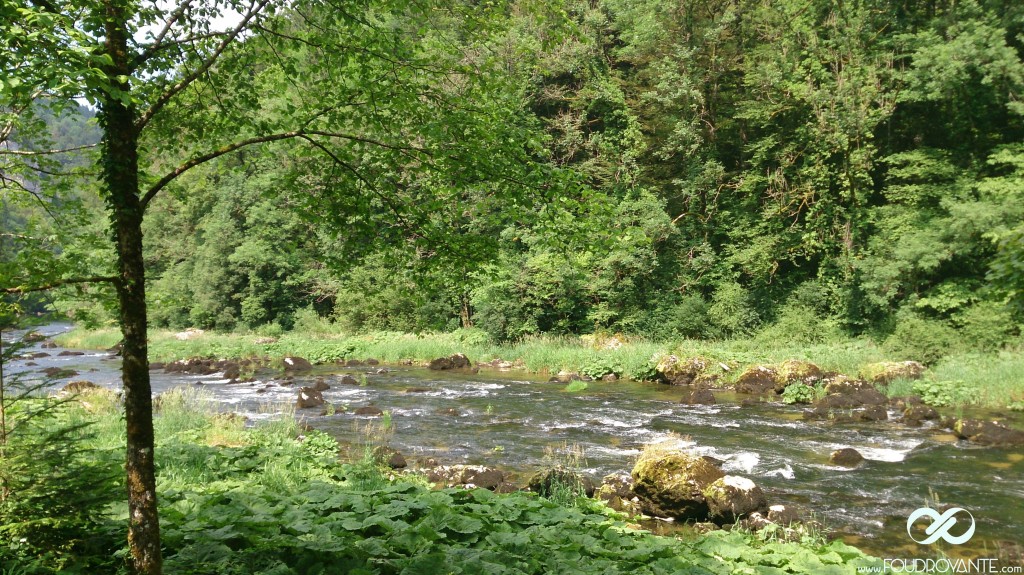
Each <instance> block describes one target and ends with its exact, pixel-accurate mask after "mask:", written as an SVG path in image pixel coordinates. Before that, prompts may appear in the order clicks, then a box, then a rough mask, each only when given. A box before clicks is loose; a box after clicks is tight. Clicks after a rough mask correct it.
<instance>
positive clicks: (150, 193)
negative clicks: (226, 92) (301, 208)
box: [142, 116, 429, 210]
mask: <svg viewBox="0 0 1024 575" xmlns="http://www.w3.org/2000/svg"><path fill="white" fill-rule="evenodd" d="M314 117H315V116H314ZM310 136H321V137H326V138H341V139H344V140H351V141H353V142H362V143H364V144H371V145H375V146H380V147H382V148H387V149H390V150H396V151H398V152H402V153H408V152H419V153H423V154H429V152H428V151H427V150H424V149H422V148H417V147H415V146H398V145H394V144H388V143H386V142H382V141H380V140H375V139H373V138H364V137H362V136H353V135H351V134H343V133H339V132H324V131H321V130H306V129H299V130H293V131H291V132H280V133H277V134H268V135H265V136H255V137H252V138H248V139H245V140H240V141H238V142H234V143H231V144H228V145H226V146H223V147H221V148H218V149H216V150H213V151H211V152H207V153H205V154H203V155H201V156H196V157H194V158H192V159H191V160H188V161H187V162H185V163H183V164H181V165H179V166H178V167H176V168H174V169H173V170H171V171H170V172H168V173H166V174H164V176H163V177H162V178H160V179H159V180H157V182H156V183H155V184H153V185H152V186H150V188H149V189H148V190H147V191H146V194H145V195H144V196H142V209H143V210H145V209H146V206H148V205H149V202H151V201H152V200H153V198H154V197H155V196H156V195H157V194H158V193H159V192H160V190H162V189H164V188H165V187H167V184H169V183H171V182H172V181H174V179H175V178H177V177H178V176H180V175H182V174H184V173H185V172H187V171H189V170H191V169H192V168H194V167H196V166H198V165H200V164H204V163H206V162H209V161H210V160H214V159H216V158H219V157H221V156H223V155H225V154H230V153H231V152H234V151H235V150H238V149H240V148H244V147H246V146H252V145H254V144H264V143H267V142H276V141H279V140H288V139H291V138H302V139H304V140H306V141H308V142H310V143H312V144H314V145H316V146H317V147H318V148H320V149H321V150H323V151H327V150H326V148H325V147H324V146H323V145H322V144H320V143H319V142H315V141H313V140H312V139H311V138H310ZM328 153H329V152H328ZM331 155H332V156H333V154H331ZM335 160H336V161H337V159H336V157H335ZM339 163H340V162H339ZM342 164H343V163H342Z"/></svg>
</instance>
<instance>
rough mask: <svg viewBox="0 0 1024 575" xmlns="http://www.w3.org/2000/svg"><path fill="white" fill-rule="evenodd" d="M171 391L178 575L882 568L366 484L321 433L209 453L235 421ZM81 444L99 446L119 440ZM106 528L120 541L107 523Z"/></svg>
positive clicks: (166, 423)
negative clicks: (215, 432) (220, 430)
mask: <svg viewBox="0 0 1024 575" xmlns="http://www.w3.org/2000/svg"><path fill="white" fill-rule="evenodd" d="M174 393H175V394H176V396H171V397H169V398H168V400H167V402H166V403H164V404H163V406H162V409H161V411H160V413H159V414H158V415H157V417H156V425H157V426H158V428H159V429H160V432H161V433H160V434H159V436H158V437H160V441H159V444H158V449H160V450H161V453H162V457H161V459H160V461H161V466H160V469H159V473H160V483H159V485H160V493H159V495H160V502H161V517H162V519H163V529H164V544H165V546H166V547H165V548H166V551H167V554H166V557H167V559H166V561H167V568H168V570H173V571H174V572H176V573H196V574H199V573H218V574H219V573H239V574H242V573H244V574H246V575H249V574H253V573H317V572H324V573H327V572H332V571H333V570H336V569H342V570H344V571H346V572H350V573H381V574H386V573H402V572H410V571H414V572H416V573H441V572H443V573H478V572H480V570H481V569H486V570H488V572H490V571H494V572H500V573H509V574H516V573H551V572H558V573H577V572H578V573H591V572H595V571H599V572H602V573H662V572H666V571H669V572H675V571H679V570H687V569H696V570H698V571H699V572H702V573H722V574H725V573H733V572H735V569H736V568H737V567H743V568H749V569H755V570H756V569H765V568H768V566H773V567H775V568H778V569H781V570H782V571H781V572H793V573H798V572H806V570H807V569H811V570H814V571H815V572H827V571H828V570H835V571H836V572H840V571H842V570H849V569H851V568H854V567H856V566H859V565H871V564H873V560H872V559H870V558H868V557H865V556H864V555H863V554H861V553H860V552H858V551H857V550H855V549H853V548H851V547H848V546H846V545H843V544H841V543H839V542H833V543H825V542H822V541H816V542H810V541H808V542H805V543H799V544H798V543H781V542H765V541H762V540H760V539H759V538H758V537H756V536H753V535H751V534H746V533H741V532H739V531H737V532H734V533H725V532H721V533H713V534H710V535H708V536H705V537H702V538H699V539H696V540H691V541H682V540H679V539H674V538H670V537H659V536H655V535H651V534H650V533H647V532H644V531H637V530H634V529H632V528H628V527H626V526H625V524H623V523H622V522H621V521H619V520H617V519H616V518H615V517H616V516H615V514H614V513H612V512H610V511H609V510H608V509H607V508H606V507H604V506H603V505H602V504H600V503H598V502H596V501H593V500H587V499H578V498H576V497H573V498H572V502H573V504H574V505H576V506H575V507H573V508H569V507H564V506H562V505H559V504H557V503H554V502H552V501H551V500H549V499H544V498H539V497H536V496H534V495H532V494H527V493H516V494H510V495H496V494H494V493H491V492H489V491H486V490H482V489H472V490H462V489H445V490H434V489H431V488H429V487H427V486H425V485H422V484H419V483H416V482H409V481H405V480H399V481H389V480H387V479H386V478H384V477H383V476H382V475H380V474H379V471H378V472H376V473H378V475H376V477H377V479H376V480H375V481H376V483H375V484H372V485H371V484H367V483H365V482H364V480H365V479H366V478H368V477H369V476H370V475H372V474H373V473H375V471H374V470H373V469H372V468H368V467H366V466H365V463H363V462H356V463H339V462H338V461H337V459H336V453H337V448H338V446H337V443H335V442H334V440H333V439H330V438H329V437H328V436H326V435H325V434H322V433H319V432H309V433H305V434H304V435H303V436H301V437H297V436H296V430H295V426H294V423H289V422H288V421H287V420H282V421H279V422H275V423H271V424H269V425H268V424H264V425H262V426H257V427H255V428H250V429H244V428H239V433H240V434H239V436H238V437H239V439H240V442H239V443H238V444H237V445H230V446H225V445H219V446H218V445H213V444H211V443H210V441H209V440H210V436H208V435H206V433H205V432H204V431H203V430H210V429H213V428H216V427H218V426H220V427H223V426H225V425H229V422H226V420H225V419H224V418H223V417H222V416H221V415H218V414H216V412H213V411H211V405H210V404H209V403H207V402H206V401H205V400H204V399H203V397H202V395H201V394H199V395H196V394H195V393H194V392H186V391H178V392H174ZM75 409H76V410H81V407H75ZM186 414H188V417H185V415H186ZM83 417H85V418H86V419H88V420H90V421H92V422H93V424H94V427H95V428H96V429H102V430H104V431H103V433H104V434H107V433H109V434H112V435H116V434H118V433H119V432H118V429H117V425H116V421H105V420H111V419H113V420H116V419H117V418H118V414H117V412H116V409H114V408H112V409H110V410H99V411H97V412H95V413H92V414H84V415H83ZM80 441H84V442H86V444H89V445H96V446H102V445H110V444H113V443H116V442H117V439H116V437H105V436H91V437H86V438H82V439H81V440H80ZM364 476H365V477H364ZM90 490H91V492H92V493H94V494H100V493H103V494H107V496H109V497H111V498H116V497H117V495H116V494H117V491H118V489H117V488H116V486H113V485H109V486H96V487H93V488H91V489H90ZM122 513H124V510H123V508H122V507H121V506H120V505H115V506H112V507H110V508H108V511H107V512H106V513H105V514H104V515H102V517H103V519H104V520H105V521H107V522H114V521H116V520H117V519H118V518H119V517H120V516H121V514H122ZM97 533H98V534H102V535H103V537H104V538H105V539H104V540H107V539H109V541H112V542H117V537H116V535H115V533H116V531H115V530H114V529H112V526H111V525H110V524H109V523H108V524H105V525H104V527H103V528H102V529H99V530H98V531H97ZM117 545H119V546H123V543H122V542H117ZM78 551H79V552H80V553H83V554H91V555H85V556H83V557H82V558H83V559H89V560H93V561H100V559H103V560H104V561H106V562H105V563H94V565H103V567H102V568H103V569H104V570H107V571H110V572H113V571H114V570H115V569H116V567H115V566H113V565H110V564H109V559H110V556H111V553H110V550H107V549H103V550H100V549H94V548H92V549H90V548H86V549H81V548H79V550H78ZM123 554H124V550H121V551H118V552H117V553H116V556H117V557H120V556H121V555H123ZM5 559H6V558H5ZM15 564H19V563H15ZM20 564H21V565H32V566H31V567H28V568H27V569H26V573H50V572H55V571H56V570H57V569H58V568H59V565H60V564H58V563H55V562H54V561H53V557H52V556H49V555H45V554H44V555H42V556H41V557H40V558H39V559H38V561H36V562H35V563H28V562H21V563H20ZM84 564H87V562H86V563H84ZM5 567H6V563H5ZM71 572H73V571H71Z"/></svg>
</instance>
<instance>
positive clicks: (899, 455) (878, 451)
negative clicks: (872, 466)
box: [854, 443, 920, 463]
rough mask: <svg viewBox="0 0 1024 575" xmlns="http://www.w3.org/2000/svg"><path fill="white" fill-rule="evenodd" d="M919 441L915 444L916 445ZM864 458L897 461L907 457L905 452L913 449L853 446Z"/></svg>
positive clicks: (889, 461)
mask: <svg viewBox="0 0 1024 575" xmlns="http://www.w3.org/2000/svg"><path fill="white" fill-rule="evenodd" d="M917 445H920V443H918V444H916V445H915V446H914V447H917ZM854 449H856V450H857V451H859V452H860V454H861V455H863V456H864V459H870V460H871V461H884V462H886V463H899V462H900V461H903V460H904V459H906V458H907V454H908V453H910V451H911V450H913V447H911V448H910V449H889V448H885V447H855V448H854Z"/></svg>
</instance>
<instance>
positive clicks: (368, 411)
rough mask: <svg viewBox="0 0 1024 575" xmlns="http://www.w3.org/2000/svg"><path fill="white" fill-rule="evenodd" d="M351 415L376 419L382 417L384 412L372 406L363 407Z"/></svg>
mask: <svg viewBox="0 0 1024 575" xmlns="http://www.w3.org/2000/svg"><path fill="white" fill-rule="evenodd" d="M352 413H353V414H355V415H368V416H371V417H378V416H381V415H384V411H383V410H382V409H381V408H379V407H377V406H374V405H364V406H363V407H360V408H359V409H356V410H355V411H353V412H352Z"/></svg>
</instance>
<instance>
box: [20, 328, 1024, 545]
mask: <svg viewBox="0 0 1024 575" xmlns="http://www.w3.org/2000/svg"><path fill="white" fill-rule="evenodd" d="M64 329H67V326H61V325H51V326H47V327H45V328H42V329H41V330H40V332H41V333H43V334H45V335H53V334H55V333H58V332H59V331H62V330H64ZM11 336H12V334H10V333H9V332H8V333H5V334H4V337H5V339H8V338H9V337H11ZM61 351H62V350H61V349H59V348H58V349H43V348H41V347H40V344H39V343H36V344H34V345H33V346H31V348H29V349H28V350H27V352H29V353H32V352H42V353H48V354H50V355H49V356H48V357H40V358H37V359H33V360H32V361H33V362H34V363H36V364H37V365H36V366H26V365H25V364H26V363H27V362H26V361H24V360H19V361H14V362H12V364H11V365H10V366H5V371H30V372H36V371H38V370H41V369H44V368H47V367H60V368H67V369H73V370H75V371H77V372H79V375H78V376H76V377H73V378H68V379H65V380H62V381H61V382H60V383H64V382H66V381H70V380H73V379H84V380H89V381H92V382H94V383H97V384H99V385H102V386H105V387H109V388H111V389H117V388H118V387H119V386H120V380H119V371H118V370H119V367H120V365H119V361H118V360H117V358H116V357H112V356H110V355H109V354H107V353H101V352H89V353H87V354H85V355H79V356H59V355H58V354H59V353H60V352H61ZM375 369H376V368H366V367H363V368H341V367H337V366H332V367H330V368H326V367H323V368H321V367H318V368H317V369H316V370H315V371H314V372H313V373H310V374H304V375H299V376H296V380H295V383H294V385H292V386H290V387H286V386H280V385H273V386H270V387H267V382H265V381H258V382H256V383H252V384H227V383H226V381H225V380H220V379H217V376H216V375H214V376H187V375H180V374H165V373H163V372H162V371H155V372H152V382H153V392H154V394H159V393H162V392H164V391H166V390H168V389H171V388H173V387H176V386H180V385H192V386H196V385H200V384H201V385H202V388H203V389H204V390H207V391H208V392H209V394H210V397H211V398H212V399H213V401H215V402H217V403H218V404H220V406H221V407H222V409H223V410H225V411H232V412H237V413H240V414H245V415H246V416H248V417H249V418H250V419H252V420H259V419H263V418H267V417H273V416H275V414H276V413H280V411H281V409H282V407H283V406H287V405H290V404H292V403H293V402H294V399H295V393H296V389H297V388H298V387H299V386H301V385H305V384H311V383H312V381H313V380H315V379H316V378H318V377H323V378H325V380H326V382H327V383H328V384H329V385H331V388H330V389H329V390H327V391H325V392H324V398H325V399H326V400H327V401H329V402H331V403H332V404H334V405H336V406H338V408H339V409H338V413H335V414H332V415H321V409H308V410H301V411H299V413H298V414H297V415H298V416H299V417H302V418H304V419H306V420H307V422H308V423H309V424H310V425H312V426H313V427H315V428H318V429H322V430H324V431H326V432H328V433H330V434H332V435H333V436H335V437H337V438H338V439H339V441H341V442H342V443H343V444H349V445H358V444H359V442H360V441H363V440H364V438H363V432H362V429H363V428H364V427H365V426H366V424H367V423H368V421H370V418H367V417H359V416H355V415H350V414H347V413H344V412H343V411H342V410H341V407H342V406H344V407H346V408H348V410H349V411H351V410H353V409H355V408H358V407H361V406H365V405H375V406H377V407H379V408H381V409H383V410H386V411H389V412H390V413H391V419H392V422H393V427H394V430H393V435H392V437H391V439H390V444H391V446H392V447H394V448H395V449H397V450H398V451H400V452H401V453H403V454H404V455H405V456H406V457H407V458H408V459H410V460H413V461H415V460H424V459H427V458H434V459H435V460H437V461H438V462H440V463H444V464H457V463H471V464H484V465H490V466H496V467H501V468H503V469H505V470H508V471H511V472H514V473H516V474H518V476H519V478H520V479H521V480H525V478H526V477H528V474H529V473H530V472H531V471H532V470H534V469H538V468H542V467H544V466H550V465H551V464H552V462H553V460H557V459H559V458H560V455H559V454H560V453H562V452H564V451H565V450H566V449H567V448H572V449H575V450H578V451H579V452H582V454H583V461H582V462H581V463H580V467H581V469H582V471H583V472H584V473H587V474H589V475H591V476H592V477H593V478H594V479H596V480H600V478H601V477H602V476H604V475H605V474H608V473H612V472H616V471H628V470H629V469H631V467H632V464H633V461H634V460H635V458H636V456H637V455H638V454H639V452H640V449H641V448H642V447H643V445H644V444H646V443H649V442H652V441H662V440H670V441H676V442H679V443H680V444H681V445H683V446H685V447H688V448H690V449H693V450H695V451H697V452H699V453H701V454H707V455H711V456H714V457H716V458H718V459H721V460H723V461H724V464H723V468H724V470H725V471H726V472H727V473H730V474H738V475H743V476H746V477H749V478H751V479H753V480H754V481H755V482H756V483H757V484H759V485H760V486H761V487H762V488H763V489H764V490H765V492H766V493H767V494H768V498H769V502H770V503H772V504H775V503H782V504H788V505H794V506H796V507H797V508H799V509H803V510H806V511H808V512H811V513H813V515H814V516H815V517H816V518H817V519H818V520H820V521H821V522H822V523H824V524H825V525H827V526H828V527H829V528H831V529H833V530H834V531H835V532H836V533H838V534H839V535H840V536H841V537H842V538H843V539H844V540H845V541H847V542H848V543H851V544H854V545H856V546H858V547H860V548H862V549H864V550H865V551H867V552H869V553H873V554H875V555H878V556H881V557H911V558H912V557H922V558H924V557H934V556H935V555H936V553H937V552H938V551H939V547H940V545H939V544H936V545H933V546H920V545H917V544H916V543H914V542H913V541H911V540H910V538H909V537H908V534H907V531H906V520H907V517H908V516H909V515H910V514H911V513H912V512H913V511H914V510H915V509H918V508H919V507H922V506H925V505H932V506H936V505H937V504H936V503H935V501H936V500H938V502H939V503H940V504H941V505H946V506H949V505H955V506H957V507H962V508H964V509H966V510H968V511H970V513H971V514H972V516H973V517H974V519H975V520H976V524H977V531H976V534H975V536H974V537H973V538H972V539H971V540H970V541H969V542H968V543H966V544H963V545H960V546H957V547H955V548H951V547H950V546H948V545H945V544H942V545H941V547H942V549H943V551H944V552H946V553H950V554H952V555H956V556H966V557H992V556H994V554H993V553H994V552H993V551H992V550H993V548H994V547H996V546H997V545H998V544H1000V543H1001V544H1003V545H1005V544H1006V543H1007V542H1010V543H1018V544H1019V543H1020V542H1021V541H1022V540H1024V452H1022V451H1021V450H1019V449H998V448H983V447H978V446H973V445H969V444H967V443H965V442H958V441H956V439H955V438H954V437H953V436H951V435H949V433H948V432H947V431H942V430H940V429H937V428H935V427H922V428H908V427H906V426H903V425H901V424H898V423H894V422H883V423H877V422H876V423H843V424H831V423H828V422H805V421H802V420H801V409H800V408H799V407H796V406H787V405H784V404H781V403H761V404H756V405H751V406H741V405H740V404H739V402H738V400H736V399H735V398H731V397H729V396H728V395H727V394H721V395H718V399H719V405H715V406H687V405H681V404H680V403H679V400H680V398H681V397H682V396H683V394H684V390H682V389H680V388H673V387H670V386H663V385H657V384H640V383H628V382H614V383H605V382H592V383H589V384H588V386H587V388H586V389H585V390H584V391H581V392H576V393H570V392H567V391H565V389H564V388H565V386H564V384H551V383H547V382H545V381H543V380H541V379H537V378H532V377H530V376H527V375H525V374H523V373H522V372H506V373H502V372H497V371H488V372H486V373H480V374H471V373H457V372H432V371H429V370H426V369H423V368H417V367H403V366H387V370H388V373H385V374H377V373H369V374H366V372H367V371H372V370H375ZM345 374H351V375H356V376H357V377H361V376H363V375H365V377H366V379H365V382H366V385H356V386H353V385H341V384H339V380H340V378H341V376H342V375H345ZM268 379H269V378H268ZM411 388H425V390H423V389H420V390H416V391H410V389H411ZM842 447H853V448H854V449H856V450H858V451H859V452H860V453H861V454H863V455H864V457H865V458H866V460H867V461H866V462H865V463H864V464H862V465H861V466H859V467H856V468H853V469H844V468H840V467H836V466H833V465H830V464H829V463H828V457H829V454H830V453H831V452H832V451H833V450H835V449H839V448H842ZM523 482H525V481H523Z"/></svg>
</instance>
